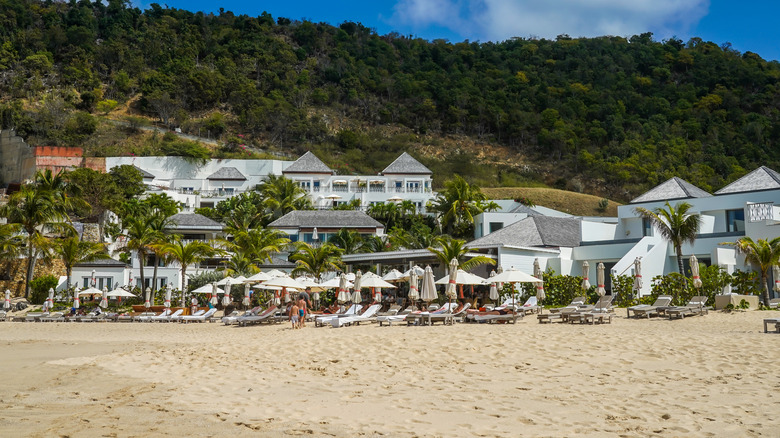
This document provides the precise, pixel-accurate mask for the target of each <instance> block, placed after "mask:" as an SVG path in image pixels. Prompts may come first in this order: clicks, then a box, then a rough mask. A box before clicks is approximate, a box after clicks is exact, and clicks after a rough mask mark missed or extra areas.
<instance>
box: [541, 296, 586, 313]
mask: <svg viewBox="0 0 780 438" xmlns="http://www.w3.org/2000/svg"><path fill="white" fill-rule="evenodd" d="M587 301H588V299H587V298H586V297H574V298H573V299H572V300H571V303H569V304H567V305H566V307H558V308H553V309H550V313H561V312H564V313H565V312H568V311H569V309H572V308H573V309H575V310H579V309H581V308H582V307H586V306H587V305H586V304H585V303H586V302H587Z"/></svg>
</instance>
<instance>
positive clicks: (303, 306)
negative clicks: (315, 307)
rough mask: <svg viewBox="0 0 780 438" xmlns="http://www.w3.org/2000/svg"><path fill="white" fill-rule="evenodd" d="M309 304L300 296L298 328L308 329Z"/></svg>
mask: <svg viewBox="0 0 780 438" xmlns="http://www.w3.org/2000/svg"><path fill="white" fill-rule="evenodd" d="M308 304H309V303H307V302H306V299H305V298H304V297H302V296H298V319H299V321H298V326H299V327H306V314H307V313H308V310H309V306H308Z"/></svg>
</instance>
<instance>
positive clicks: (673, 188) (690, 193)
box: [631, 176, 712, 204]
mask: <svg viewBox="0 0 780 438" xmlns="http://www.w3.org/2000/svg"><path fill="white" fill-rule="evenodd" d="M708 196H712V195H711V194H709V193H707V192H706V191H705V190H703V189H700V188H698V187H696V186H695V185H693V184H691V183H689V182H688V181H685V180H684V179H680V178H677V177H676V176H675V177H673V178H671V179H669V180H667V181H665V182H663V183H661V184H658V185H657V186H655V187H653V188H652V189H650V190H648V191H647V192H645V193H644V194H642V195H640V196H639V197H637V198H634V199H632V200H631V204H636V203H638V202H652V201H668V200H671V199H687V198H706V197H708Z"/></svg>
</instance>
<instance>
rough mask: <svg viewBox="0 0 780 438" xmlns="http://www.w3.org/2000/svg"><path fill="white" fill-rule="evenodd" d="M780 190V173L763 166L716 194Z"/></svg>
mask: <svg viewBox="0 0 780 438" xmlns="http://www.w3.org/2000/svg"><path fill="white" fill-rule="evenodd" d="M772 189H780V173H777V172H775V171H774V170H772V169H770V168H768V167H766V166H761V167H759V168H758V169H756V170H754V171H752V172H750V173H748V174H747V175H745V176H743V177H742V178H740V179H738V180H736V181H734V182H733V183H731V184H729V185H727V186H726V187H723V188H722V189H720V190H718V191H717V192H715V194H716V195H725V194H727V193H742V192H757V191H759V190H772Z"/></svg>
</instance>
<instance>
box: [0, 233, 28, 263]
mask: <svg viewBox="0 0 780 438" xmlns="http://www.w3.org/2000/svg"><path fill="white" fill-rule="evenodd" d="M21 230H22V227H21V226H19V224H0V261H8V260H13V259H15V258H16V257H18V256H19V254H21V253H22V248H23V247H24V239H23V238H22V235H21V234H20V232H21Z"/></svg>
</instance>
